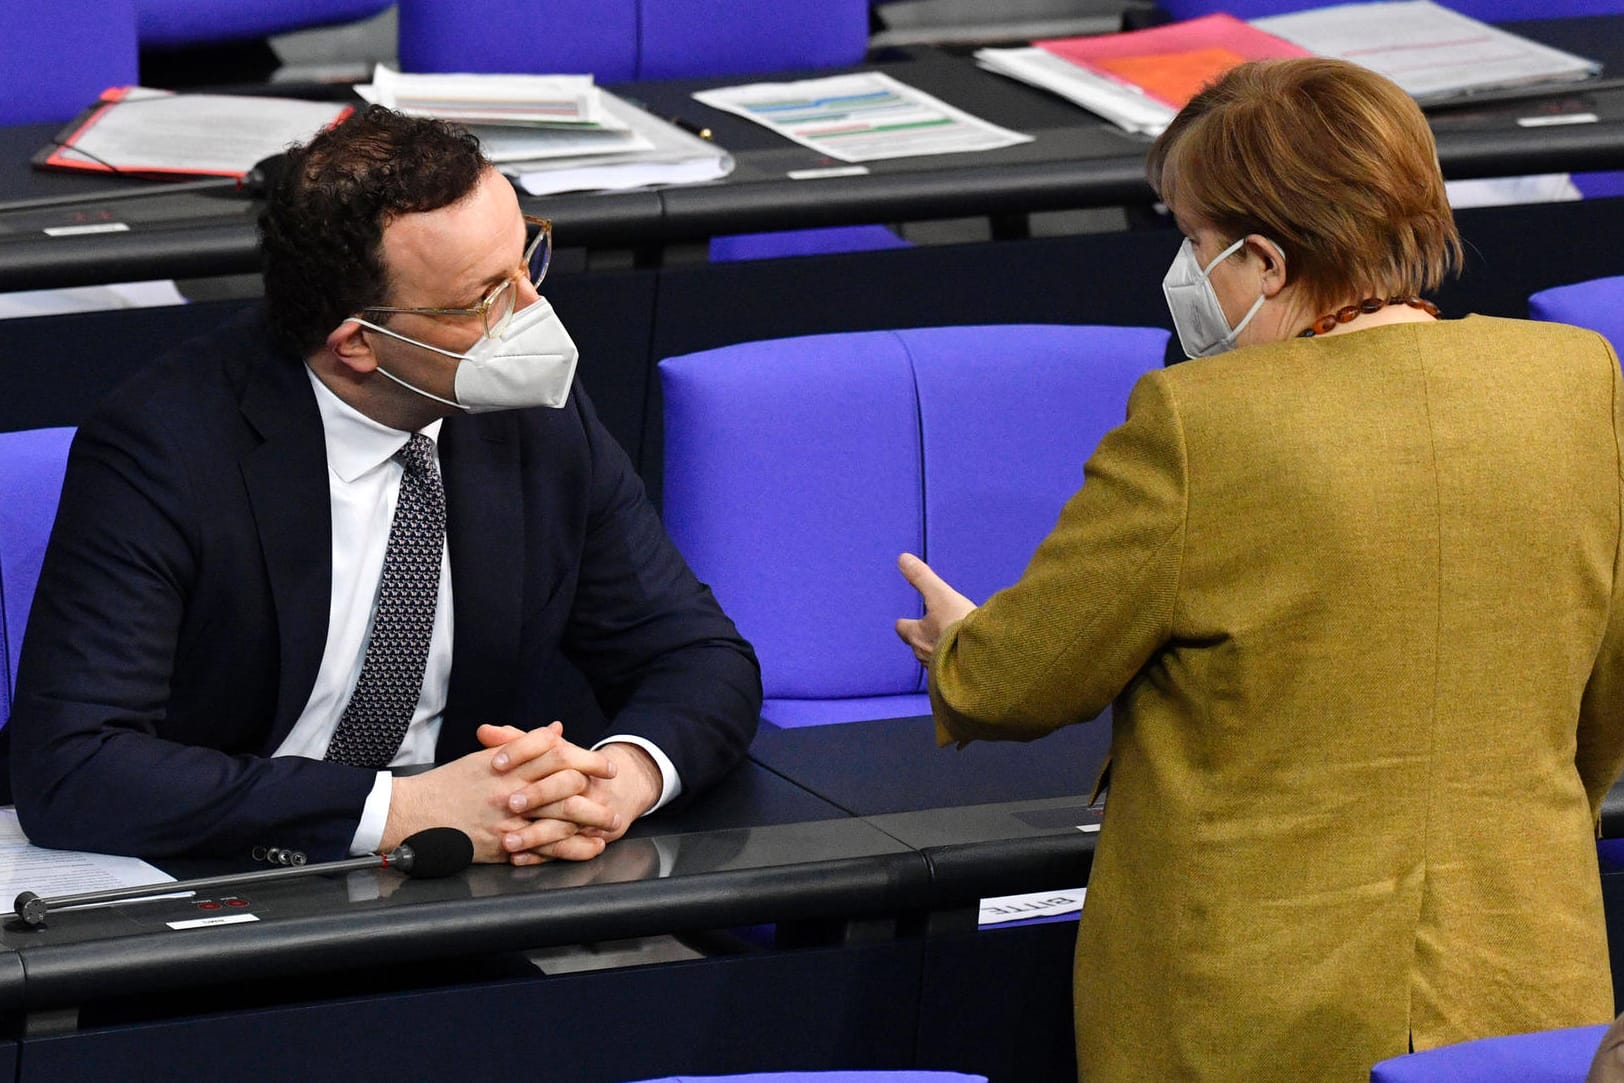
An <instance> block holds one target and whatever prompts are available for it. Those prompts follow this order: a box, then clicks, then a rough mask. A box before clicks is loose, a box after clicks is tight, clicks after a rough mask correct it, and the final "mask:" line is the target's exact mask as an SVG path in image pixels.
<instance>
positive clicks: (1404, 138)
mask: <svg viewBox="0 0 1624 1083" xmlns="http://www.w3.org/2000/svg"><path fill="white" fill-rule="evenodd" d="M1146 174H1147V176H1148V178H1149V180H1150V184H1151V187H1152V188H1154V189H1155V190H1156V192H1157V194H1158V195H1160V196H1161V198H1162V199H1163V200H1164V201H1165V202H1167V203H1168V204H1169V205H1172V206H1174V207H1175V208H1176V210H1177V211H1178V213H1179V214H1180V216H1181V217H1184V218H1185V219H1186V220H1193V221H1199V222H1201V223H1204V224H1206V225H1210V226H1211V227H1212V228H1214V229H1216V230H1217V231H1218V232H1219V233H1221V234H1223V235H1224V236H1225V237H1227V238H1228V239H1229V240H1232V241H1233V240H1238V239H1240V238H1241V237H1244V236H1246V235H1247V234H1250V233H1261V234H1262V235H1263V236H1265V237H1267V238H1269V239H1270V240H1271V241H1274V242H1275V243H1276V244H1278V245H1280V246H1281V248H1282V250H1283V251H1284V253H1285V257H1286V273H1287V281H1288V282H1293V283H1295V284H1296V285H1297V287H1298V289H1299V290H1300V291H1301V293H1302V295H1303V297H1304V301H1305V303H1306V304H1308V305H1310V306H1312V307H1313V308H1314V309H1315V310H1316V311H1319V310H1321V309H1329V308H1330V307H1333V306H1337V305H1344V304H1350V303H1354V302H1357V301H1359V300H1361V299H1363V298H1365V297H1391V296H1409V295H1412V294H1420V293H1422V292H1423V291H1426V290H1431V289H1435V288H1436V287H1437V286H1438V285H1439V284H1440V283H1441V282H1442V281H1443V279H1444V276H1445V275H1446V274H1448V273H1449V272H1450V271H1451V270H1455V269H1458V268H1459V266H1460V262H1461V243H1460V234H1459V232H1458V231H1457V230H1456V228H1455V218H1454V215H1453V214H1452V213H1451V212H1450V209H1449V199H1448V197H1447V196H1446V195H1445V194H1444V181H1443V175H1442V173H1441V172H1440V171H1439V168H1438V151H1437V148H1436V146H1435V145H1434V144H1433V140H1432V130H1431V128H1429V127H1428V126H1427V121H1426V118H1425V117H1423V116H1422V115H1421V109H1420V107H1418V106H1417V105H1416V104H1415V101H1414V99H1412V98H1411V97H1410V96H1409V95H1408V94H1406V93H1405V92H1404V91H1402V90H1400V89H1399V88H1398V87H1397V86H1396V85H1395V84H1394V83H1393V82H1392V81H1390V80H1388V79H1387V78H1385V77H1383V76H1381V75H1378V74H1376V73H1375V72H1373V71H1370V70H1369V69H1366V68H1361V67H1359V66H1358V65H1357V64H1350V63H1348V62H1347V61H1343V60H1330V59H1325V58H1320V57H1302V58H1294V59H1289V60H1259V61H1253V62H1250V63H1246V64H1241V65H1239V66H1238V67H1235V68H1232V69H1230V70H1229V71H1228V72H1227V73H1225V74H1224V75H1223V76H1222V77H1221V78H1219V79H1218V81H1217V82H1215V83H1213V84H1212V85H1211V86H1208V87H1206V88H1205V89H1203V90H1202V91H1201V93H1199V94H1197V95H1196V96H1195V97H1194V98H1193V99H1192V100H1191V101H1190V103H1189V104H1188V105H1186V106H1185V107H1184V109H1183V110H1182V111H1180V113H1179V114H1178V116H1177V117H1175V118H1174V120H1173V122H1172V124H1170V125H1169V126H1168V128H1167V130H1166V131H1165V132H1163V133H1162V135H1161V137H1160V138H1158V139H1157V140H1156V142H1155V144H1154V145H1153V146H1152V147H1151V149H1150V158H1149V160H1148V161H1147V163H1146Z"/></svg>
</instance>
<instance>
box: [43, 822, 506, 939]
mask: <svg viewBox="0 0 1624 1083" xmlns="http://www.w3.org/2000/svg"><path fill="white" fill-rule="evenodd" d="M473 860H474V843H473V840H471V839H470V838H469V837H468V836H467V835H465V834H463V833H462V832H461V831H458V830H457V829H456V828H454V827H430V828H427V829H425V830H423V831H419V832H417V833H416V834H415V835H412V836H410V837H408V838H407V839H406V840H405V841H404V842H402V843H401V844H400V845H399V846H397V847H395V848H394V849H393V850H391V851H389V852H388V853H387V854H381V855H380V854H370V855H368V856H366V857H352V858H350V859H348V860H346V861H324V862H321V863H320V864H316V865H294V866H291V867H288V868H280V869H266V870H264V871H263V872H244V873H233V874H230V875H226V876H206V877H203V878H202V879H200V880H177V881H174V882H171V883H167V884H142V885H140V886H138V887H123V888H113V889H110V890H107V891H85V892H81V893H79V894H77V895H58V896H56V897H55V898H50V899H42V898H40V896H38V895H37V894H35V893H34V892H32V891H25V892H23V893H22V894H21V895H18V896H17V900H16V902H15V903H14V904H13V907H12V909H13V910H14V911H15V913H16V914H17V916H18V917H20V918H22V919H23V924H25V925H27V926H29V927H30V928H39V927H41V926H43V925H44V924H45V915H46V913H48V912H49V911H51V910H60V909H62V908H64V907H68V906H87V905H89V904H91V903H105V902H120V901H124V900H129V899H147V898H152V897H154V896H158V895H170V894H173V893H175V892H177V891H204V890H212V889H214V888H219V887H239V886H241V885H243V884H263V883H266V882H268V881H271V880H289V879H292V878H293V877H295V876H310V875H312V874H315V873H329V872H355V871H357V870H359V869H399V870H400V871H401V872H403V873H405V874H406V875H407V876H409V877H411V878H412V879H414V880H435V879H439V878H440V877H444V876H451V875H454V874H456V873H459V872H461V871H462V870H463V869H466V868H467V867H468V866H469V865H470V864H472V863H473Z"/></svg>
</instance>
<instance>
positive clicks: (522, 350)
mask: <svg viewBox="0 0 1624 1083" xmlns="http://www.w3.org/2000/svg"><path fill="white" fill-rule="evenodd" d="M345 322H347V323H358V324H360V325H361V326H362V327H369V328H371V329H372V330H374V331H377V332H378V333H379V334H384V335H388V336H389V337H390V338H396V339H399V340H400V341H402V342H409V343H411V344H412V345H413V346H421V347H422V348H423V349H425V350H433V351H434V352H435V353H437V354H443V355H444V356H446V357H451V358H455V359H456V361H457V374H456V377H455V381H454V383H453V394H455V395H456V401H455V402H452V401H451V400H450V399H442V398H441V397H440V396H438V395H435V394H431V393H430V392H427V391H424V390H423V389H422V388H421V387H417V386H414V385H413V384H409V383H407V382H406V381H405V380H402V379H401V378H400V377H399V376H396V375H395V374H394V373H392V372H390V371H388V370H387V369H385V368H384V367H383V366H382V365H379V366H378V371H379V372H381V373H383V374H384V375H385V376H387V377H388V378H389V379H391V380H393V381H395V382H396V383H397V384H399V385H400V386H402V387H404V388H406V389H408V390H410V391H415V392H417V393H418V394H419V395H422V396H423V397H424V398H427V399H433V400H434V401H435V402H440V403H444V404H445V405H447V406H455V407H457V408H459V409H462V410H466V411H467V412H468V413H470V414H482V413H488V412H490V411H492V410H515V409H519V408H521V407H526V406H547V407H551V408H552V409H555V410H556V409H558V408H559V407H561V406H563V405H564V403H566V402H567V401H569V394H570V384H571V382H572V381H573V380H574V379H575V363H576V361H578V360H579V359H580V351H579V350H577V349H576V348H575V341H574V340H573V339H571V338H570V333H569V332H568V331H566V330H565V329H564V323H563V321H562V320H560V319H559V318H558V314H557V313H555V312H554V311H553V306H552V305H551V304H549V303H548V301H547V298H545V297H541V298H537V299H536V300H535V301H534V302H532V303H531V304H529V305H527V306H525V307H524V308H522V309H520V310H519V311H517V312H515V313H514V314H513V316H512V317H511V318H510V319H509V320H508V321H507V326H506V327H504V328H503V329H502V330H501V332H500V334H499V336H492V335H489V334H486V335H484V336H482V337H481V338H480V340H479V341H478V342H476V343H474V344H473V346H471V347H469V349H468V352H467V353H456V352H454V351H451V350H443V349H441V348H440V347H438V346H431V345H429V344H428V343H427V342H419V341H418V340H417V339H415V338H410V337H408V336H406V335H402V334H400V333H399V332H396V331H391V330H390V329H389V328H387V327H380V326H379V325H377V324H375V323H373V322H371V321H370V320H364V319H362V318H361V317H360V316H351V317H349V319H348V320H346V321H345Z"/></svg>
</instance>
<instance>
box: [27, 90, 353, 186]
mask: <svg viewBox="0 0 1624 1083" xmlns="http://www.w3.org/2000/svg"><path fill="white" fill-rule="evenodd" d="M349 108H350V107H349V106H348V105H343V104H335V103H333V102H306V101H296V100H293V99H290V98H257V97H247V96H241V95H235V94H169V93H165V92H162V91H151V90H147V89H145V88H141V89H140V91H138V92H132V93H130V94H128V95H126V96H125V97H124V99H123V100H121V101H116V102H111V103H109V104H107V105H105V106H103V107H102V108H101V109H100V110H98V111H97V113H96V115H95V116H94V118H93V119H92V120H91V121H90V122H89V123H87V124H86V125H85V126H84V127H82V128H80V129H79V131H78V132H76V133H75V134H74V137H73V139H72V145H71V146H69V147H64V148H62V149H61V150H59V151H57V156H58V157H60V158H62V159H64V160H67V161H70V162H84V163H86V164H90V165H98V164H101V163H104V162H105V163H111V164H112V165H114V166H116V167H118V168H119V169H122V170H127V171H130V172H135V173H141V172H174V173H218V174H224V175H226V176H240V175H242V174H244V173H247V172H248V171H249V170H250V169H252V168H253V166H254V163H255V162H258V161H260V160H261V159H262V158H268V157H270V156H271V155H273V154H277V153H280V152H281V151H284V150H286V149H287V148H288V146H289V144H292V143H300V142H304V141H305V140H308V139H309V138H310V137H311V136H313V135H315V134H316V133H317V132H319V131H321V130H322V129H323V128H325V127H327V126H328V125H329V124H332V123H333V122H334V121H336V120H337V119H338V118H339V117H340V116H342V115H343V114H344V113H345V111H347V110H348V109H349ZM79 150H83V151H85V152H86V153H83V154H80V153H77V151H79Z"/></svg>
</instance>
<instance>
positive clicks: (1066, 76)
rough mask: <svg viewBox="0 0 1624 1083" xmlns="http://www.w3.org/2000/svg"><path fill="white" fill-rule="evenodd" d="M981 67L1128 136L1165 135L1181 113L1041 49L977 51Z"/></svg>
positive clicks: (1034, 47)
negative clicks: (1101, 119)
mask: <svg viewBox="0 0 1624 1083" xmlns="http://www.w3.org/2000/svg"><path fill="white" fill-rule="evenodd" d="M975 58H976V64H977V65H978V66H979V67H982V68H985V69H986V70H987V71H991V72H996V73H997V74H999V75H1003V76H1006V77H1008V78H1010V79H1016V80H1019V81H1020V82H1023V83H1026V84H1028V85H1029V86H1035V87H1037V88H1038V89H1040V90H1047V91H1049V92H1050V93H1051V94H1058V95H1060V96H1061V97H1062V98H1065V99H1066V100H1067V101H1069V102H1072V103H1074V104H1076V105H1080V106H1082V107H1083V108H1084V109H1087V110H1088V111H1089V112H1091V113H1095V114H1097V115H1099V116H1101V117H1104V118H1105V119H1106V120H1108V121H1110V122H1111V123H1112V124H1115V125H1116V126H1117V127H1119V128H1121V129H1122V130H1124V131H1128V132H1139V133H1142V134H1144V135H1160V134H1162V130H1163V129H1164V128H1166V127H1167V126H1168V124H1170V123H1172V120H1173V115H1174V114H1175V113H1176V112H1178V110H1176V109H1174V108H1173V107H1172V106H1170V105H1167V104H1165V103H1163V102H1159V101H1157V100H1156V99H1155V98H1152V97H1151V96H1150V95H1148V94H1145V93H1142V92H1141V91H1139V90H1136V89H1135V88H1134V87H1131V86H1129V85H1128V84H1126V83H1122V82H1118V81H1117V80H1115V79H1107V78H1106V77H1105V76H1103V75H1096V74H1095V73H1094V72H1091V71H1089V70H1088V69H1087V68H1083V67H1080V66H1078V65H1076V64H1073V63H1072V62H1071V61H1069V60H1066V59H1065V58H1064V57H1059V56H1056V55H1054V54H1053V53H1051V52H1049V50H1047V49H1039V48H1037V47H1036V46H1027V47H1025V48H1018V49H978V50H976V54H975Z"/></svg>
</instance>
